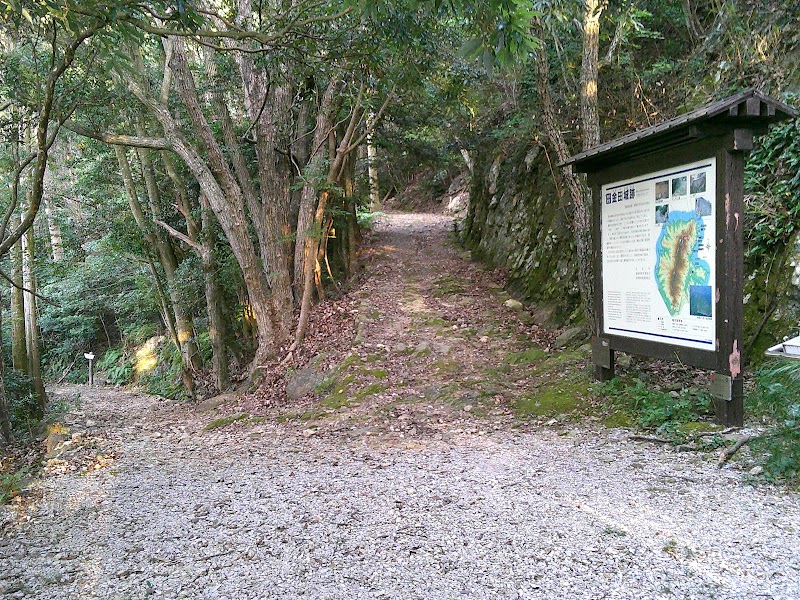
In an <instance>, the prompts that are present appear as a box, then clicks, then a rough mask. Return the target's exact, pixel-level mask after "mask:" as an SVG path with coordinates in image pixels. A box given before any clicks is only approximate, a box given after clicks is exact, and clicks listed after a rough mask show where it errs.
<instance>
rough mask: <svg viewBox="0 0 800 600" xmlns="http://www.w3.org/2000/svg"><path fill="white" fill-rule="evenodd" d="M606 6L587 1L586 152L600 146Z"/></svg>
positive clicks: (583, 76)
mask: <svg viewBox="0 0 800 600" xmlns="http://www.w3.org/2000/svg"><path fill="white" fill-rule="evenodd" d="M603 7H604V4H601V3H600V0H586V2H585V5H584V13H583V57H582V59H581V124H582V126H583V149H584V150H586V149H588V148H591V147H593V146H597V145H598V144H599V143H600V119H599V117H598V113H597V73H598V69H599V67H600V59H599V51H600V15H601V14H602V13H603Z"/></svg>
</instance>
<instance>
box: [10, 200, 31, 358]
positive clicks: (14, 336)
mask: <svg viewBox="0 0 800 600" xmlns="http://www.w3.org/2000/svg"><path fill="white" fill-rule="evenodd" d="M13 219H14V226H15V227H16V223H17V222H18V221H19V217H17V216H15V217H13ZM11 263H12V265H13V266H12V268H13V273H12V279H13V280H14V282H15V283H16V285H15V286H13V287H12V288H11V362H12V365H13V367H14V370H15V371H20V372H22V373H26V374H28V350H27V343H26V341H25V301H24V297H23V293H22V283H23V281H22V240H21V239H20V240H18V241H17V243H16V244H14V245H13V246H12V247H11Z"/></svg>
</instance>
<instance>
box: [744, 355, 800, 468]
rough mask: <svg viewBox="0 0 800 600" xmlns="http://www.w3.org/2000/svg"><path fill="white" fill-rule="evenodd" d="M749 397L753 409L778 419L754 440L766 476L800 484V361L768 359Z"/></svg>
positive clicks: (765, 415) (759, 372)
mask: <svg viewBox="0 0 800 600" xmlns="http://www.w3.org/2000/svg"><path fill="white" fill-rule="evenodd" d="M749 400H750V404H751V410H752V412H753V413H755V414H760V415H762V416H764V417H765V418H767V419H770V420H774V429H773V431H771V432H770V433H769V434H767V435H764V436H762V437H761V438H759V439H758V440H756V441H755V442H754V443H753V444H751V446H752V447H753V449H754V450H755V451H756V452H759V453H761V455H762V456H763V462H764V474H765V476H766V477H767V478H768V479H783V480H786V481H788V482H789V483H792V484H800V361H793V360H788V361H787V360H781V361H777V360H774V361H770V362H767V363H765V364H764V366H763V367H762V368H761V369H759V371H758V372H757V374H756V385H755V389H754V390H753V393H752V394H751V395H750V398H749Z"/></svg>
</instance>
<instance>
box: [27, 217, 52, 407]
mask: <svg viewBox="0 0 800 600" xmlns="http://www.w3.org/2000/svg"><path fill="white" fill-rule="evenodd" d="M35 257H36V253H35V248H34V239H33V228H32V227H30V228H28V230H27V231H26V232H25V235H24V236H23V238H22V281H23V285H24V287H25V288H26V289H27V290H29V291H26V292H23V293H24V303H25V341H26V344H27V347H28V368H29V374H30V376H31V379H32V380H33V393H34V395H35V396H36V403H37V407H38V409H39V412H40V413H41V415H44V413H45V411H46V410H47V393H46V392H45V389H44V380H43V379H42V349H41V343H40V339H39V326H38V315H37V314H36V295H35V294H36V272H35V270H34V268H33V265H34V259H35Z"/></svg>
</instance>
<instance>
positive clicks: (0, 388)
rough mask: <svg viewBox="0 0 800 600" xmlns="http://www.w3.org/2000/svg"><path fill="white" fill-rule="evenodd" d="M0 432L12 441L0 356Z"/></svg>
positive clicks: (0, 309)
mask: <svg viewBox="0 0 800 600" xmlns="http://www.w3.org/2000/svg"><path fill="white" fill-rule="evenodd" d="M2 347H3V299H2V295H0V348H2ZM0 432H1V433H2V434H3V439H4V440H5V443H6V444H9V445H11V444H13V443H14V433H13V431H12V430H11V415H10V414H9V412H8V400H7V398H6V374H5V361H3V360H2V357H1V356H0Z"/></svg>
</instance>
